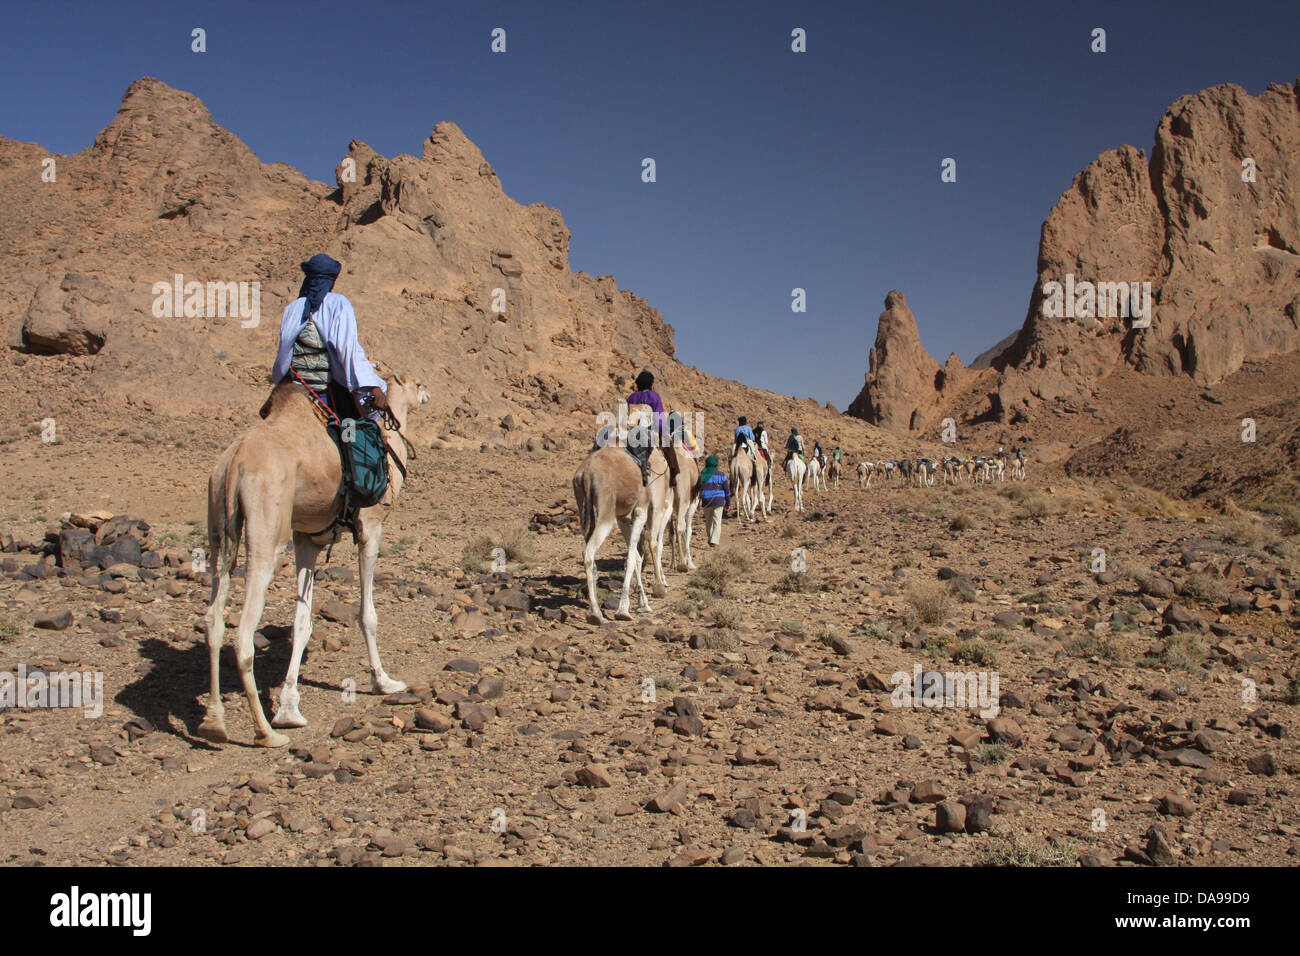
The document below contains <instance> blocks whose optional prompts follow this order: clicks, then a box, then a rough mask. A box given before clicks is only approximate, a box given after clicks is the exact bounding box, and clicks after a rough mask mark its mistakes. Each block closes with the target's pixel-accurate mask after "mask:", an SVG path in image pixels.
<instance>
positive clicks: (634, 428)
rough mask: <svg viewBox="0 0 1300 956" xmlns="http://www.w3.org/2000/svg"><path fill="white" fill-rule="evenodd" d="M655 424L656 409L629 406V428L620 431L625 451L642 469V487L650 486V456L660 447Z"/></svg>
mask: <svg viewBox="0 0 1300 956" xmlns="http://www.w3.org/2000/svg"><path fill="white" fill-rule="evenodd" d="M654 424H655V413H654V409H652V408H651V407H650V406H649V405H640V404H637V405H629V406H628V409H627V428H626V429H624V430H620V434H619V436H618V437H619V439H620V444H621V445H622V446H623V450H624V451H626V452H627V453H628V454H629V455H631V456H632V460H633V461H635V462H636V463H637V467H639V468H640V469H641V484H642V486H645V485H648V484H650V454H651V452H653V451H654V450H655V447H656V446H657V445H658V442H657V441H655V437H656V436H655V428H654Z"/></svg>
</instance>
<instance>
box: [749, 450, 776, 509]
mask: <svg viewBox="0 0 1300 956" xmlns="http://www.w3.org/2000/svg"><path fill="white" fill-rule="evenodd" d="M764 489H766V491H767V495H766V497H764ZM754 490H755V491H756V492H757V494H758V502H757V504H758V506H759V508H760V509H761V511H762V515H763V520H764V521H766V520H767V519H768V516H769V515H771V513H772V493H773V492H772V463H771V462H770V461H768V460H767V459H766V458H764V457H763V453H762V452H761V451H760V452H759V453H758V455H757V456H756V457H755V459H754Z"/></svg>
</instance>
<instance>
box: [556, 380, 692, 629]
mask: <svg viewBox="0 0 1300 956" xmlns="http://www.w3.org/2000/svg"><path fill="white" fill-rule="evenodd" d="M634 407H637V406H634ZM573 496H574V498H575V499H576V501H577V506H578V517H579V519H580V522H581V525H582V538H583V542H584V544H583V550H582V564H583V568H584V569H585V571H586V575H587V601H588V603H589V604H590V613H588V615H587V620H588V622H590V623H592V624H603V623H604V621H605V615H604V613H603V612H602V611H601V609H600V603H599V602H598V601H597V600H596V552H598V551H599V550H600V546H601V545H602V544H604V543H605V539H606V538H608V537H609V534H610V532H611V531H613V530H614V525H615V523H617V524H618V527H619V530H620V531H621V532H622V533H623V540H624V541H626V542H627V560H626V561H625V562H624V565H623V591H622V594H621V596H620V598H619V603H618V609H617V610H616V611H615V612H614V617H615V618H616V619H617V620H620V621H630V620H632V612H631V609H630V591H631V587H632V577H633V575H635V576H636V583H637V589H638V590H639V592H640V595H641V601H640V603H639V604H638V605H637V610H639V611H649V610H650V601H649V599H648V598H647V597H646V593H645V582H644V580H643V579H642V577H641V565H642V559H641V533H642V531H644V530H646V529H647V528H648V529H649V542H648V543H649V550H650V552H651V554H652V555H653V557H654V561H655V574H656V577H655V595H656V597H661V596H662V595H663V594H665V593H667V591H666V588H667V582H666V580H665V578H664V572H663V563H662V556H663V539H664V529H665V527H666V526H667V524H668V519H669V517H670V516H671V514H672V506H673V486H672V483H671V481H670V478H669V474H668V461H667V459H666V458H664V453H663V452H662V451H660V450H659V449H658V448H655V449H654V450H653V451H651V452H650V480H649V483H648V484H646V485H642V484H641V468H640V466H639V465H638V464H637V463H636V461H635V460H633V458H632V456H631V455H629V454H628V453H627V450H626V449H625V448H622V447H619V446H618V445H606V446H603V447H600V448H596V449H595V450H593V451H592V452H591V454H589V455H588V456H587V460H586V461H584V462H583V463H582V466H581V467H580V468H579V469H578V471H577V473H576V474H575V475H574V476H573Z"/></svg>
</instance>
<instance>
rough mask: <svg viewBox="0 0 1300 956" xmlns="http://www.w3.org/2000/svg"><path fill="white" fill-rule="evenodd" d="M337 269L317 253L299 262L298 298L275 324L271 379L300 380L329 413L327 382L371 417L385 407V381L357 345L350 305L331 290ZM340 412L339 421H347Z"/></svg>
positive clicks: (336, 264) (336, 261) (330, 261)
mask: <svg viewBox="0 0 1300 956" xmlns="http://www.w3.org/2000/svg"><path fill="white" fill-rule="evenodd" d="M342 268H343V266H342V264H341V263H339V262H338V260H336V259H331V258H330V257H329V256H327V255H325V254H324V253H318V254H316V255H314V256H312V257H311V258H310V259H308V260H307V261H306V262H304V263H303V264H302V271H303V280H302V287H301V288H300V289H299V290H298V298H296V299H294V300H293V301H292V302H290V303H289V305H288V306H286V307H285V310H284V317H283V318H282V319H281V321H280V348H279V350H278V352H277V353H276V357H275V366H274V368H273V369H272V371H271V377H272V379H273V380H274V381H275V383H276V384H279V383H280V382H281V381H282V380H283V379H285V378H294V379H296V380H297V381H300V382H302V383H303V384H304V385H306V386H307V387H308V388H309V389H311V390H312V392H314V393H315V394H316V396H317V397H318V398H319V399H320V400H321V401H322V402H324V403H325V405H326V406H327V407H328V408H330V409H331V410H333V411H335V412H336V413H339V410H338V409H335V407H334V402H333V401H332V400H331V397H330V382H331V381H333V382H334V383H335V384H337V385H338V386H340V387H342V388H344V389H346V390H347V391H348V392H350V393H351V394H352V397H353V398H354V399H355V400H356V401H357V403H358V407H360V408H361V409H362V410H363V411H366V406H367V405H369V406H370V408H371V409H372V410H371V411H369V416H370V417H371V418H378V417H379V412H380V411H382V410H383V409H385V408H387V407H388V383H386V382H385V381H384V380H383V379H382V378H380V377H379V375H378V374H377V373H376V372H375V369H374V366H372V365H371V364H370V361H369V359H367V358H366V353H365V350H364V349H363V348H362V347H361V343H360V342H359V341H357V317H356V313H354V312H353V311H352V303H351V302H349V301H348V300H347V299H346V298H345V297H344V296H342V295H339V294H338V293H337V292H334V291H333V289H334V280H335V279H337V278H338V275H339V272H340V271H341V270H342ZM346 411H347V410H346V409H345V410H343V413H341V414H340V417H347V415H346Z"/></svg>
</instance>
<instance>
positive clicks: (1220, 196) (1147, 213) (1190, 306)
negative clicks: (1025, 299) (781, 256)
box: [850, 80, 1300, 431]
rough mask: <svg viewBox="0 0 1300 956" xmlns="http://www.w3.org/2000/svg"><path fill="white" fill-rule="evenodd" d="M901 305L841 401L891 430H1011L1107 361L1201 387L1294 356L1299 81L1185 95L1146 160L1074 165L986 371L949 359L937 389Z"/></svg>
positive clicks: (1075, 403)
mask: <svg viewBox="0 0 1300 956" xmlns="http://www.w3.org/2000/svg"><path fill="white" fill-rule="evenodd" d="M1053 283H1057V284H1059V286H1060V288H1059V289H1057V288H1056V287H1054V286H1053V285H1052V284H1053ZM1119 283H1123V290H1124V292H1125V294H1124V295H1123V296H1122V297H1121V295H1120V287H1119V285H1118V284H1119ZM1134 283H1136V284H1137V286H1136V288H1137V290H1138V297H1137V304H1138V305H1139V307H1141V306H1143V305H1145V304H1146V303H1147V301H1148V296H1149V309H1147V310H1145V317H1146V318H1148V319H1149V321H1150V326H1149V327H1147V328H1135V327H1134V322H1133V319H1132V316H1131V315H1130V314H1129V313H1131V311H1132V306H1133V304H1134V299H1133V296H1132V292H1133V290H1134V285H1133V284H1134ZM1089 289H1091V290H1092V291H1091V293H1089V292H1088V290H1089ZM1054 292H1055V293H1056V296H1055V298H1054V296H1053V293H1054ZM894 295H895V293H890V296H891V298H892V297H893V296H894ZM1089 295H1091V298H1089ZM1067 297H1068V299H1069V301H1066V299H1067ZM900 298H901V296H900ZM1121 301H1123V302H1124V304H1125V305H1126V306H1128V309H1127V310H1125V311H1124V312H1121V310H1120V303H1121ZM903 311H905V306H904V309H903ZM903 311H900V310H897V309H895V308H893V307H888V303H887V309H886V312H885V313H884V314H883V315H882V316H881V320H880V332H879V334H878V335H877V339H876V347H875V348H874V349H873V350H872V353H871V366H870V367H871V371H870V372H869V373H868V375H867V384H866V387H865V388H864V389H863V391H862V394H861V395H859V396H858V399H857V400H856V401H855V402H854V404H853V405H852V406H851V407H850V413H851V414H854V415H857V416H859V417H862V418H865V419H866V420H867V421H870V422H873V423H876V424H880V425H882V426H884V427H886V428H890V429H893V430H896V431H898V430H907V429H916V428H917V426H918V424H920V425H921V426H922V427H924V426H926V425H927V424H929V423H933V422H934V421H937V420H938V419H939V418H941V417H943V416H945V415H952V416H953V417H954V418H956V419H957V420H959V421H966V422H977V421H981V420H993V421H998V422H1002V423H1015V422H1019V421H1023V420H1029V419H1031V418H1032V417H1033V415H1034V413H1035V411H1036V409H1039V408H1041V407H1043V406H1045V405H1046V406H1051V407H1054V408H1059V409H1061V410H1063V411H1066V412H1069V413H1075V412H1078V411H1080V410H1081V409H1084V408H1087V409H1090V410H1091V409H1094V408H1096V407H1097V404H1096V403H1094V400H1095V399H1099V398H1103V397H1104V396H1105V394H1106V388H1107V386H1106V380H1107V378H1108V377H1109V376H1111V375H1112V374H1113V373H1114V372H1115V371H1116V370H1117V369H1118V368H1121V367H1123V368H1127V369H1132V370H1134V371H1136V372H1139V373H1142V374H1146V375H1152V376H1188V377H1190V378H1191V379H1193V380H1194V381H1195V382H1196V383H1197V384H1199V385H1212V384H1214V383H1217V382H1219V381H1221V380H1222V379H1224V378H1225V377H1227V376H1228V375H1231V374H1232V373H1233V372H1235V371H1237V370H1238V369H1239V368H1241V366H1242V363H1243V362H1246V361H1252V360H1260V359H1266V358H1269V357H1271V356H1277V355H1281V354H1284V353H1287V352H1291V351H1294V350H1296V349H1300V80H1298V81H1297V82H1296V83H1295V84H1293V85H1292V86H1282V85H1278V84H1274V85H1272V86H1270V87H1269V88H1268V89H1267V90H1265V91H1264V92H1263V93H1262V94H1261V95H1260V96H1258V97H1252V96H1250V95H1249V94H1247V93H1246V92H1245V91H1244V90H1243V89H1241V88H1240V87H1238V86H1233V85H1224V86H1217V87H1214V88H1212V89H1209V90H1205V91H1203V92H1201V93H1198V94H1196V95H1194V96H1186V97H1183V98H1182V99H1180V100H1178V101H1177V102H1176V103H1174V104H1173V105H1172V106H1171V107H1170V108H1169V110H1168V111H1167V112H1166V113H1165V115H1164V117H1163V118H1162V119H1161V121H1160V124H1159V127H1158V128H1157V130H1156V138H1155V147H1154V150H1153V152H1152V155H1151V157H1150V159H1149V160H1148V158H1147V157H1146V155H1145V154H1144V153H1143V152H1142V151H1141V150H1137V149H1134V148H1133V147H1131V146H1123V147H1121V148H1120V149H1117V150H1111V151H1108V152H1106V153H1103V154H1102V155H1101V156H1100V157H1098V158H1097V159H1096V160H1095V161H1094V162H1092V163H1091V164H1090V165H1089V166H1088V167H1087V168H1086V169H1085V170H1084V171H1083V172H1082V173H1080V174H1079V175H1078V176H1077V177H1076V178H1075V180H1074V183H1073V184H1072V185H1071V187H1070V188H1069V189H1068V190H1066V192H1065V193H1064V194H1062V196H1061V198H1060V200H1059V201H1058V202H1057V204H1056V206H1055V207H1054V208H1053V209H1052V211H1051V213H1050V214H1049V215H1048V217H1047V220H1046V222H1044V223H1043V228H1042V235H1041V238H1040V241H1039V251H1038V278H1037V281H1036V282H1035V284H1034V287H1033V289H1032V290H1031V293H1030V300H1029V311H1028V315H1027V316H1026V318H1025V321H1024V325H1023V326H1022V328H1021V329H1020V331H1019V333H1018V334H1016V335H1015V336H1014V339H1013V340H1012V341H1011V342H1010V344H1009V345H1007V346H1006V347H1005V348H1001V347H999V348H996V349H994V350H992V352H993V354H992V355H989V356H988V357H987V361H988V363H989V364H990V365H991V367H992V369H994V370H995V371H994V372H989V371H987V370H984V369H983V368H982V366H983V365H984V364H985V363H984V362H979V361H977V362H976V363H975V365H974V366H973V367H972V369H971V370H963V369H961V367H960V363H957V364H956V365H955V366H954V365H953V362H952V360H950V361H949V366H950V367H949V368H948V369H947V370H946V371H947V373H948V374H947V375H946V376H945V378H946V381H945V382H944V387H943V388H939V389H937V388H936V386H935V381H934V375H935V372H936V368H937V366H936V363H935V361H934V359H932V358H930V356H928V355H926V354H925V352H924V350H923V349H921V348H920V345H919V338H918V337H917V335H916V330H915V321H914V320H913V319H912V318H911V313H910V312H906V316H905V317H904V316H903ZM1103 404H1104V403H1103Z"/></svg>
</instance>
